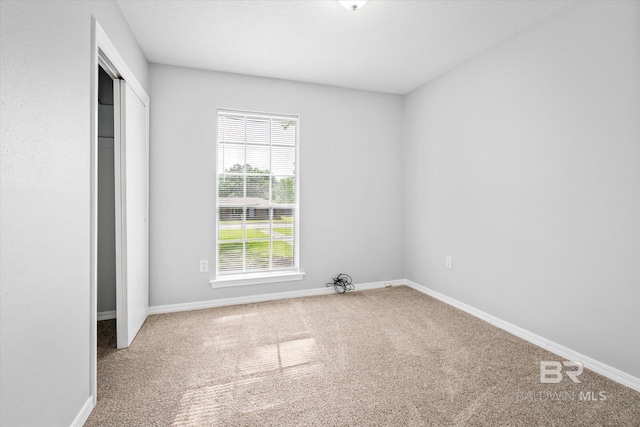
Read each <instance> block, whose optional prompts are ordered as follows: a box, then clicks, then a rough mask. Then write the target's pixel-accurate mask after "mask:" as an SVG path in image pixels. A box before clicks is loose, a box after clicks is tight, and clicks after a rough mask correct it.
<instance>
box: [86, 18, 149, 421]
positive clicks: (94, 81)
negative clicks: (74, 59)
mask: <svg viewBox="0 0 640 427" xmlns="http://www.w3.org/2000/svg"><path fill="white" fill-rule="evenodd" d="M100 66H102V68H103V69H104V70H105V71H106V72H107V74H109V75H110V76H111V77H112V78H121V79H123V80H125V81H126V82H127V84H128V85H129V87H130V88H131V89H132V90H133V91H134V92H135V94H136V95H137V96H138V97H139V98H140V99H141V100H142V101H143V102H144V104H145V105H146V106H147V108H146V112H147V114H146V123H145V126H146V128H147V129H148V128H149V108H148V105H149V95H148V94H147V92H146V91H145V90H144V88H143V87H142V85H141V84H140V82H139V81H138V79H136V77H135V75H134V74H133V72H132V71H131V69H130V68H129V67H128V66H127V64H126V62H125V61H124V59H123V58H122V56H121V55H120V53H119V52H118V50H117V49H116V47H115V45H114V44H113V43H112V42H111V40H110V39H109V37H108V36H107V34H106V33H105V32H104V30H103V29H102V27H101V26H100V24H99V23H98V21H97V20H96V18H95V17H92V18H91V141H90V147H91V150H90V186H91V191H90V192H91V202H90V203H91V207H90V212H91V220H90V223H91V227H90V228H91V237H90V249H89V253H90V264H91V265H90V291H89V298H90V315H89V318H90V339H89V341H90V346H91V347H90V349H89V358H90V360H89V370H90V375H89V378H90V384H89V390H90V393H91V396H90V399H92V401H93V406H92V408H93V407H95V405H96V403H97V399H98V393H97V391H98V377H97V366H98V350H97V345H98V340H97V338H98V337H97V328H96V326H97V321H98V298H97V295H98V81H99V77H98V76H99V67H100ZM87 416H88V414H87Z"/></svg>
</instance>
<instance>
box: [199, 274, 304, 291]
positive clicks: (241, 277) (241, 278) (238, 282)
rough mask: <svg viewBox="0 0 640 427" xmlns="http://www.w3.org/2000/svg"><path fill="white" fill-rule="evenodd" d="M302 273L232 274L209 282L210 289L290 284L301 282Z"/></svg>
mask: <svg viewBox="0 0 640 427" xmlns="http://www.w3.org/2000/svg"><path fill="white" fill-rule="evenodd" d="M304 274H305V273H303V272H300V271H278V272H274V273H252V274H234V275H229V276H218V278H217V279H214V280H209V283H211V287H212V288H214V289H215V288H230V287H232V286H247V285H262V284H265V283H275V282H291V281H294V280H302V279H303V278H304Z"/></svg>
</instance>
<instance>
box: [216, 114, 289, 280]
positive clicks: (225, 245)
mask: <svg viewBox="0 0 640 427" xmlns="http://www.w3.org/2000/svg"><path fill="white" fill-rule="evenodd" d="M297 149H298V118H297V116H282V115H269V114H254V113H244V112H237V111H226V110H225V111H222V110H221V111H218V143H217V180H218V182H217V185H218V194H217V212H218V218H217V241H216V245H217V272H218V274H221V275H222V274H241V273H252V272H260V271H264V272H268V271H277V270H295V271H297V269H298V262H297V258H298V256H297V255H298V254H297V249H296V248H297V247H298V236H297V232H296V230H297V222H298V208H297V206H298V205H297V180H296V156H297Z"/></svg>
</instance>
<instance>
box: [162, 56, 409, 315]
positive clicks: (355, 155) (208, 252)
mask: <svg viewBox="0 0 640 427" xmlns="http://www.w3.org/2000/svg"><path fill="white" fill-rule="evenodd" d="M150 75H151V87H152V91H153V99H154V104H153V108H152V109H151V146H150V156H151V195H150V257H151V259H150V269H151V273H150V274H151V277H150V282H151V285H150V305H151V306H157V305H165V304H177V303H185V302H194V301H206V300H214V299H219V298H229V297H238V296H246V295H252V294H264V293H272V292H282V291H291V290H300V289H310V288H319V287H324V286H325V283H326V282H327V281H330V280H331V277H332V276H335V275H337V274H338V273H340V272H346V273H349V274H351V275H352V277H353V279H354V282H356V283H365V282H372V281H382V280H390V279H394V278H401V277H402V275H403V261H402V239H403V236H402V234H403V228H402V223H403V217H402V204H403V182H402V143H401V141H402V132H403V130H402V126H403V122H402V97H400V96H395V95H385V94H376V93H371V92H364V91H357V90H348V89H339V88H334V87H328V86H319V85H311V84H303V83H295V82H286V81H281V80H272V79H265V78H256V77H247V76H241V75H232V74H224V73H216V72H208V71H199V70H192V69H186V68H179V67H172V66H165V65H156V64H152V65H151V74H150ZM218 108H233V109H243V110H252V111H264V112H277V113H290V114H299V115H300V164H299V177H300V185H301V187H300V194H301V196H300V205H301V208H300V211H301V218H300V264H301V267H302V270H304V271H305V272H306V273H307V275H306V276H305V278H304V279H303V280H302V281H299V282H287V283H276V284H269V285H257V286H244V287H235V288H224V289H211V287H210V285H209V282H208V281H209V279H210V278H213V276H214V272H210V273H199V272H198V260H200V259H208V260H209V263H210V266H214V265H215V262H214V260H215V258H214V256H215V215H216V209H215V187H214V186H215V165H216V163H215V161H216V152H215V144H216V111H217V109H218Z"/></svg>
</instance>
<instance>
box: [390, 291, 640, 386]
mask: <svg viewBox="0 0 640 427" xmlns="http://www.w3.org/2000/svg"><path fill="white" fill-rule="evenodd" d="M394 282H399V283H398V284H406V285H407V286H409V287H411V288H413V289H415V290H417V291H419V292H422V293H423V294H426V295H429V296H431V297H433V298H436V299H438V300H440V301H442V302H444V303H446V304H449V305H451V306H453V307H456V308H458V309H460V310H462V311H464V312H466V313H469V314H471V315H472V316H475V317H477V318H479V319H482V320H484V321H485V322H488V323H490V324H492V325H494V326H496V327H498V328H500V329H503V330H505V331H507V332H509V333H511V334H513V335H515V336H517V337H520V338H522V339H524V340H527V341H529V342H530V343H532V344H535V345H537V346H538V347H542V348H544V349H545V350H548V351H550V352H552V353H555V354H557V355H558V356H561V357H564V358H565V359H567V360H572V361H574V362H580V363H582V364H583V365H584V367H585V368H588V369H591V370H592V371H594V372H597V373H598V374H600V375H603V376H605V377H607V378H609V379H612V380H613V381H615V382H617V383H620V384H622V385H625V386H627V387H630V388H632V389H634V390H636V391H640V378H636V377H634V376H633V375H630V374H627V373H626V372H623V371H620V370H619V369H616V368H613V367H611V366H609V365H607V364H604V363H602V362H599V361H597V360H595V359H592V358H590V357H588V356H585V355H584V354H581V353H578V352H577V351H574V350H571V349H570V348H567V347H564V346H562V345H560V344H558V343H555V342H553V341H550V340H548V339H546V338H544V337H541V336H540V335H536V334H534V333H533V332H529V331H527V330H526V329H522V328H521V327H519V326H516V325H514V324H512V323H509V322H506V321H504V320H502V319H499V318H497V317H495V316H492V315H491V314H488V313H485V312H484V311H481V310H478V309H477V308H474V307H471V306H470V305H467V304H465V303H463V302H460V301H458V300H456V299H453V298H451V297H448V296H446V295H444V294H441V293H440V292H436V291H434V290H432V289H429V288H427V287H425V286H422V285H419V284H417V283H415V282H412V281H411V280H399V281H394Z"/></svg>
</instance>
